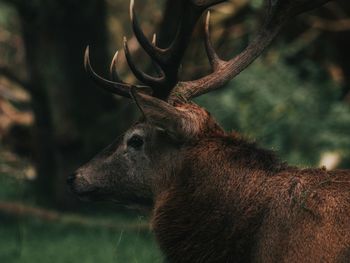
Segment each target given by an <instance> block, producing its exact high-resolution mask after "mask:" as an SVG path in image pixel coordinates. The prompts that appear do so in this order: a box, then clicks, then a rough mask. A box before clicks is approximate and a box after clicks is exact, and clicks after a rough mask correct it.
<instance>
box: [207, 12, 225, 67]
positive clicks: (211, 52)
mask: <svg viewBox="0 0 350 263" xmlns="http://www.w3.org/2000/svg"><path fill="white" fill-rule="evenodd" d="M205 50H206V52H207V55H208V58H209V62H210V65H211V67H212V69H213V70H214V71H215V70H216V69H217V68H218V67H219V65H220V63H222V60H221V59H220V57H219V56H218V54H217V53H216V51H215V49H214V47H213V45H212V43H211V40H210V11H208V12H207V17H206V20H205Z"/></svg>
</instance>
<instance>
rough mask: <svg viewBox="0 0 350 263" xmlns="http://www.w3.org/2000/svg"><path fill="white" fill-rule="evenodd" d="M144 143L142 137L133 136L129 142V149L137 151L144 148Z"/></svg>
mask: <svg viewBox="0 0 350 263" xmlns="http://www.w3.org/2000/svg"><path fill="white" fill-rule="evenodd" d="M143 143H144V141H143V139H142V137H141V136H139V135H134V136H132V137H131V138H130V139H129V140H128V142H127V144H128V147H132V148H135V149H140V148H141V147H142V145H143Z"/></svg>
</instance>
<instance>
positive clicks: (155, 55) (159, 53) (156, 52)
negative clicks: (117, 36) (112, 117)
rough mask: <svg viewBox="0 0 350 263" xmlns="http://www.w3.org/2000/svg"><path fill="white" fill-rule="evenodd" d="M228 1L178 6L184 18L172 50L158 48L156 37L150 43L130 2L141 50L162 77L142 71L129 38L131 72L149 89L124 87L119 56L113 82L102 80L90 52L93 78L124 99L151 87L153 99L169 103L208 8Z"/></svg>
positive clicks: (88, 67)
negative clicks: (195, 32) (181, 68)
mask: <svg viewBox="0 0 350 263" xmlns="http://www.w3.org/2000/svg"><path fill="white" fill-rule="evenodd" d="M224 1H225V0H207V1H203V0H202V1H201V0H191V1H187V0H181V1H179V2H178V3H179V4H180V5H181V10H182V12H181V17H180V21H179V24H178V30H177V34H176V36H175V38H174V41H173V42H172V43H171V44H170V46H169V47H168V48H164V49H162V48H159V47H157V46H156V41H155V37H154V40H153V41H152V42H150V41H149V40H148V39H147V37H146V36H145V35H144V33H143V31H142V30H141V28H140V26H139V23H138V20H137V17H136V15H135V9H134V0H131V1H130V19H131V22H132V27H133V31H134V34H135V36H136V38H137V40H138V42H139V43H140V45H141V47H142V48H143V49H144V50H145V51H146V53H147V54H148V55H149V57H150V58H151V59H152V62H153V64H154V65H155V68H156V70H157V72H158V74H159V75H160V76H157V77H153V76H150V75H148V74H146V73H145V72H143V71H141V70H139V69H138V68H137V67H136V66H135V64H134V62H133V60H132V58H131V55H130V52H129V47H128V43H127V40H126V38H125V37H124V52H125V56H126V60H127V62H128V65H129V67H130V69H131V71H132V72H133V73H134V75H135V77H136V78H137V79H138V80H139V81H141V82H142V83H144V84H145V85H147V86H140V85H131V84H127V83H124V82H123V81H121V80H120V79H119V77H118V73H117V71H116V56H115V57H114V59H113V61H112V66H111V72H112V74H111V75H112V80H113V81H109V80H107V79H105V78H103V77H101V76H99V75H98V74H97V73H96V72H95V71H94V70H93V69H92V67H91V64H90V59H89V49H88V48H87V49H86V53H85V68H86V71H87V73H88V74H89V75H90V77H91V78H92V79H93V80H94V81H95V82H96V83H97V84H98V85H100V86H102V87H103V88H104V89H105V90H107V91H110V92H112V93H114V94H118V95H121V96H123V97H127V98H130V94H129V93H130V89H131V88H134V89H136V90H141V91H143V90H145V89H146V88H147V87H148V88H149V87H151V89H152V90H153V96H154V97H157V98H160V99H163V100H167V98H168V97H169V95H170V93H171V91H172V90H173V88H174V87H175V86H176V84H177V83H178V82H179V80H178V71H179V67H180V63H181V60H182V58H183V56H184V53H185V51H186V48H187V46H188V44H189V42H190V38H191V35H192V32H193V29H194V27H195V25H196V23H197V21H198V20H199V18H200V17H201V15H202V13H203V11H204V10H205V9H207V8H208V7H210V6H212V5H215V4H218V3H221V2H224Z"/></svg>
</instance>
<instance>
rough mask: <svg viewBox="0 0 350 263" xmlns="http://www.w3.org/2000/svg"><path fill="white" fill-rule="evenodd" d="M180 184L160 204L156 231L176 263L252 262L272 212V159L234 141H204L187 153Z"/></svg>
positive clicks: (163, 194)
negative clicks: (267, 213)
mask: <svg viewBox="0 0 350 263" xmlns="http://www.w3.org/2000/svg"><path fill="white" fill-rule="evenodd" d="M185 154H186V155H187V156H186V158H185V159H186V161H185V163H184V165H183V167H182V169H181V172H180V174H178V175H176V177H177V180H176V181H175V182H173V184H171V186H170V187H169V188H168V189H164V191H162V192H161V194H160V195H159V196H158V197H157V199H156V204H155V210H154V218H153V228H154V231H155V233H156V236H157V238H158V240H159V243H160V246H161V248H162V250H163V251H164V252H165V254H166V257H168V259H169V260H170V261H172V260H173V261H174V262H178V261H181V262H201V261H200V258H203V259H205V261H206V262H212V261H213V262H214V261H215V262H217V261H218V262H226V261H225V260H227V259H228V258H231V260H232V259H236V260H235V262H244V261H249V255H251V254H252V253H251V252H252V250H253V249H254V246H255V244H254V242H253V240H255V238H254V237H255V235H256V233H257V231H258V229H259V226H260V224H261V222H262V219H263V217H264V211H265V210H266V209H267V204H268V200H269V194H268V192H266V191H265V190H264V189H265V188H264V183H265V181H266V179H267V178H268V177H269V176H270V175H271V173H274V171H275V170H276V171H277V170H280V169H281V165H280V164H279V163H278V162H277V161H276V160H275V159H274V157H273V155H272V154H271V153H269V152H267V151H264V150H258V149H256V148H255V146H254V145H251V144H247V143H244V142H243V141H239V140H237V141H235V140H234V139H232V138H231V139H230V138H221V139H211V140H207V141H201V142H200V143H198V144H197V145H195V147H192V148H191V149H190V150H188V151H187V152H186V153H185Z"/></svg>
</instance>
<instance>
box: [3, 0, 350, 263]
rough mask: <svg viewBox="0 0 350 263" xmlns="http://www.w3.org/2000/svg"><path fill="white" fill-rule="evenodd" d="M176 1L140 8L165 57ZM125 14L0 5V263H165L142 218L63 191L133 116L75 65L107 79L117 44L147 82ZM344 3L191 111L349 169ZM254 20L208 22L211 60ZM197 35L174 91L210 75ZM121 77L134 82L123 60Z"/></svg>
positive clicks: (256, 20) (84, 5) (117, 8)
mask: <svg viewBox="0 0 350 263" xmlns="http://www.w3.org/2000/svg"><path fill="white" fill-rule="evenodd" d="M174 2H175V1H168V3H166V1H165V0H148V1H141V0H140V1H136V12H137V13H138V17H139V21H140V22H142V28H143V30H144V31H145V33H146V35H147V36H149V37H151V36H152V34H153V33H154V32H157V33H158V45H159V46H162V47H165V46H167V45H168V43H169V42H170V41H171V38H172V37H173V36H174V32H175V25H174V23H173V22H174V17H175V16H177V15H178V12H177V11H178V10H176V7H174ZM128 8H129V4H128V2H127V1H122V0H85V1H81V0H51V1H44V0H35V1H24V0H0V262H45V263H47V262H51V263H54V262H77V261H79V262H101V263H102V262H161V261H162V257H161V253H160V252H159V250H158V248H157V245H156V244H155V242H154V237H153V236H152V233H151V232H150V230H149V229H148V224H147V222H148V218H147V215H143V214H141V213H140V212H137V211H127V210H124V209H122V208H120V207H118V206H116V205H113V204H108V203H107V204H105V203H97V204H92V203H91V204H85V203H81V202H79V201H78V200H76V199H75V198H74V196H72V195H71V194H70V193H69V191H68V190H67V188H66V185H65V178H66V176H67V175H68V174H69V173H71V172H72V171H74V170H75V169H76V168H77V167H79V165H81V164H83V163H84V162H86V161H88V160H89V159H90V158H92V157H93V156H94V155H95V154H96V153H97V152H99V151H100V150H101V149H102V148H103V147H105V146H106V145H107V144H109V143H110V142H111V141H112V140H113V138H115V137H117V136H118V135H120V134H121V133H122V132H123V131H125V130H126V129H127V128H128V126H129V125H130V124H131V123H132V122H134V121H135V119H136V118H137V116H138V112H137V110H136V107H135V105H133V103H132V102H131V101H127V100H125V99H121V98H118V97H114V96H112V95H110V94H106V93H104V92H103V91H100V90H99V89H98V88H97V87H96V86H95V85H94V84H93V83H92V82H91V81H90V80H89V79H88V78H87V76H86V75H85V72H84V68H83V54H84V49H85V47H86V46H87V45H90V52H91V57H92V63H93V65H94V67H95V68H96V69H97V71H98V72H100V73H101V74H102V75H104V76H108V66H109V63H110V61H111V59H112V57H113V55H114V52H115V51H116V50H117V49H121V48H122V38H123V36H124V35H126V36H127V37H128V39H129V43H130V49H131V51H132V53H133V55H134V57H137V58H138V60H137V61H136V62H137V64H138V65H140V66H141V67H142V68H143V69H144V70H146V71H152V69H151V65H150V63H149V62H150V61H149V59H148V58H147V56H146V55H145V54H144V53H143V51H142V50H141V49H140V47H139V46H138V44H137V41H136V40H135V38H134V37H133V34H132V32H131V26H130V23H129V15H128ZM349 14H350V2H349V1H348V0H338V1H333V2H332V3H329V4H328V5H326V6H325V7H323V8H321V9H318V10H316V11H313V12H310V13H308V14H304V15H302V16H299V17H298V18H296V19H295V20H293V21H292V22H291V23H290V24H289V25H288V26H287V27H285V28H284V30H283V32H282V33H281V34H280V35H279V37H278V38H277V40H276V41H274V43H273V45H272V47H270V48H269V49H268V50H267V51H266V52H265V53H264V54H263V56H261V57H260V58H259V59H258V60H257V61H256V62H255V63H254V64H253V65H252V66H250V67H249V68H248V69H247V70H246V71H244V72H243V73H242V74H241V75H239V76H238V77H237V78H236V79H235V80H233V81H231V82H230V83H229V84H228V85H227V87H226V88H225V89H222V90H221V91H218V92H214V93H210V94H208V95H205V96H203V97H201V98H199V99H198V100H197V101H196V102H197V103H199V104H200V105H202V106H204V107H206V108H207V109H208V110H209V111H211V113H212V114H213V115H214V116H215V117H216V118H217V119H218V120H219V122H220V123H221V124H222V125H223V126H224V127H225V128H226V129H227V130H236V131H238V132H240V133H243V134H245V135H246V136H247V137H248V138H250V139H251V140H255V141H257V142H259V144H260V145H262V146H264V147H266V148H269V149H273V150H275V151H276V152H277V153H278V154H279V155H280V156H281V158H282V159H283V160H286V161H288V162H289V163H290V164H293V165H298V166H303V167H308V166H326V167H327V168H329V169H334V168H350V16H349ZM262 18H263V12H262V0H251V1H248V0H230V1H227V3H225V4H221V5H219V6H217V7H216V8H215V9H214V11H213V13H212V28H213V29H212V39H213V42H214V44H215V47H216V49H217V50H218V53H219V54H220V55H221V56H222V57H224V58H230V57H232V56H233V55H235V54H237V53H238V52H240V51H241V50H242V49H243V48H244V47H245V46H246V45H247V43H248V42H249V40H250V39H251V38H252V36H253V34H254V32H256V29H257V26H258V25H259V24H261V21H262ZM202 29H203V26H202V25H199V26H198V29H197V30H196V31H195V33H194V37H193V41H192V44H191V46H190V47H189V49H188V52H187V55H186V57H185V59H184V62H183V65H182V69H181V73H180V74H181V78H182V79H185V80H187V79H195V78H198V77H200V76H203V75H205V74H206V73H208V72H209V70H210V69H209V64H208V62H207V59H206V56H205V52H204V48H203V41H202V37H203V30H202ZM119 67H120V70H121V72H122V74H121V75H122V76H123V78H124V79H125V80H126V81H129V82H134V81H135V79H134V78H133V76H132V75H131V74H130V72H129V70H128V68H127V66H126V63H125V59H124V57H123V56H121V59H120V65H119Z"/></svg>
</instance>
